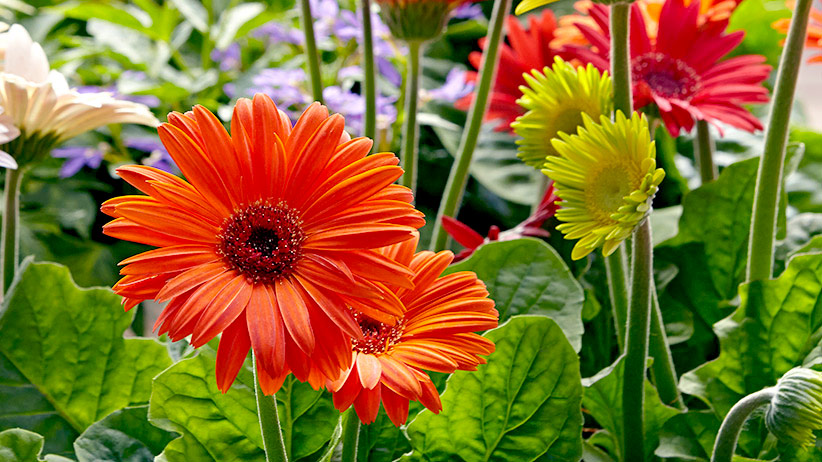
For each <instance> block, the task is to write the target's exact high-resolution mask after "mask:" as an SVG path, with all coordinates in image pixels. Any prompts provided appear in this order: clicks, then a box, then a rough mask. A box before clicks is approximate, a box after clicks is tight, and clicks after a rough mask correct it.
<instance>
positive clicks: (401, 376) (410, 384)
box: [379, 355, 422, 399]
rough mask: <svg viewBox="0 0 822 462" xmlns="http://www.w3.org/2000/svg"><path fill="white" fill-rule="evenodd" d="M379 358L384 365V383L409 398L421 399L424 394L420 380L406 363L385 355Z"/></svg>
mask: <svg viewBox="0 0 822 462" xmlns="http://www.w3.org/2000/svg"><path fill="white" fill-rule="evenodd" d="M379 360H380V365H382V383H383V385H385V386H387V387H388V388H390V389H391V390H392V391H394V393H397V394H399V395H401V396H404V397H406V398H408V399H419V396H420V395H421V394H422V387H421V386H420V381H419V380H418V379H417V378H416V377H415V376H414V374H413V373H412V372H411V371H410V370H408V367H406V366H405V364H403V363H401V362H399V361H396V360H394V359H392V358H391V357H389V356H385V355H383V356H380V357H379Z"/></svg>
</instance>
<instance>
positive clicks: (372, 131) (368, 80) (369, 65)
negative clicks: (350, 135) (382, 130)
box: [361, 0, 377, 147]
mask: <svg viewBox="0 0 822 462" xmlns="http://www.w3.org/2000/svg"><path fill="white" fill-rule="evenodd" d="M361 13H362V35H363V39H362V47H363V74H364V78H363V85H364V88H363V93H364V95H365V126H364V132H363V135H364V136H365V137H366V138H369V139H371V140H374V144H375V147H376V139H377V78H376V72H375V70H374V33H373V31H372V28H371V0H362V9H361Z"/></svg>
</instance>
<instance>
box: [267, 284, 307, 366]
mask: <svg viewBox="0 0 822 462" xmlns="http://www.w3.org/2000/svg"><path fill="white" fill-rule="evenodd" d="M274 287H275V289H276V293H277V306H279V308H280V313H281V314H282V317H283V322H284V323H285V327H286V329H288V333H289V334H291V338H293V339H294V341H295V342H296V343H297V345H299V347H300V349H301V350H302V351H303V352H305V354H308V355H310V354H311V353H313V352H314V333H313V332H312V331H311V320H310V319H309V316H308V309H307V308H306V306H305V301H304V300H303V299H302V297H301V296H300V294H299V293H298V292H297V290H296V289H295V288H294V286H293V285H292V284H291V281H290V280H289V279H288V278H282V279H280V280H279V281H277V282H276V283H275V284H274Z"/></svg>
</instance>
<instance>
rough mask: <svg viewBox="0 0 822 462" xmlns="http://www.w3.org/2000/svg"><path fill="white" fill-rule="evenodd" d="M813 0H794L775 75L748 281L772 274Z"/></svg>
mask: <svg viewBox="0 0 822 462" xmlns="http://www.w3.org/2000/svg"><path fill="white" fill-rule="evenodd" d="M812 2H813V0H798V1H797V2H796V9H795V10H794V12H793V19H792V20H791V26H790V29H789V30H788V38H787V40H786V41H785V47H784V51H783V52H782V59H781V60H780V62H779V71H778V73H777V75H776V85H775V89H774V96H773V101H772V104H771V114H770V118H769V122H768V128H767V129H766V130H765V151H764V153H763V154H762V159H761V160H760V162H759V173H758V174H757V177H756V192H755V193H754V205H753V217H752V219H751V238H750V243H749V246H748V274H747V280H748V281H756V280H765V279H770V278H771V276H772V275H773V244H774V234H775V233H776V208H777V204H778V202H779V188H780V186H781V182H782V169H783V167H784V164H785V145H786V144H787V142H788V128H789V127H788V126H789V123H790V119H791V108H792V106H793V100H794V93H795V91H796V79H797V76H798V75H799V66H800V64H801V60H802V48H803V47H804V44H805V34H806V33H807V30H808V16H809V14H810V10H811V3H812Z"/></svg>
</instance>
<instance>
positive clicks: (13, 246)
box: [0, 169, 23, 294]
mask: <svg viewBox="0 0 822 462" xmlns="http://www.w3.org/2000/svg"><path fill="white" fill-rule="evenodd" d="M22 179H23V171H22V169H18V170H11V169H7V170H6V185H5V190H4V191H3V194H4V199H5V201H4V207H5V208H4V209H3V235H2V238H0V239H2V241H3V254H2V259H3V294H5V293H6V292H7V291H8V290H9V287H10V286H11V282H12V281H13V280H14V275H15V274H16V273H17V265H18V263H19V260H20V229H19V227H18V223H19V222H20V183H21V180H22Z"/></svg>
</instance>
